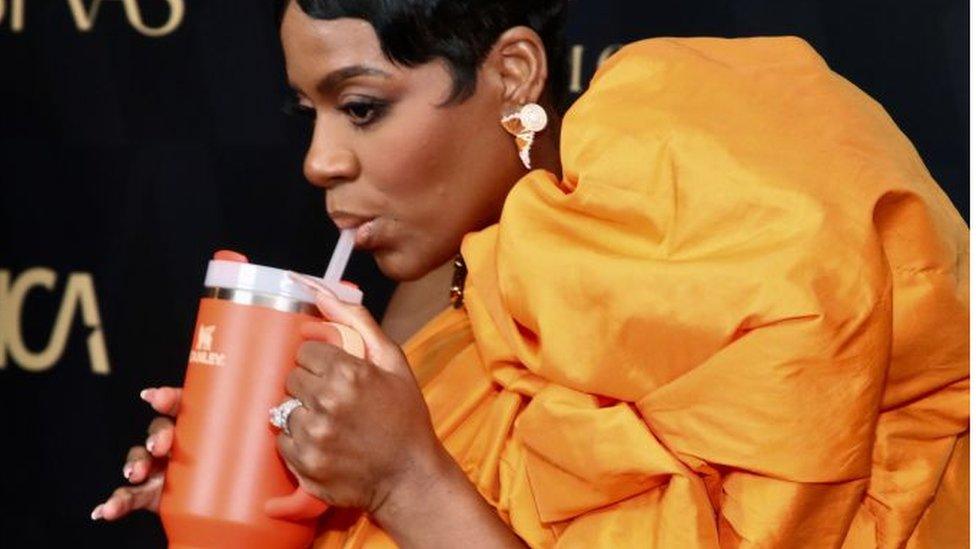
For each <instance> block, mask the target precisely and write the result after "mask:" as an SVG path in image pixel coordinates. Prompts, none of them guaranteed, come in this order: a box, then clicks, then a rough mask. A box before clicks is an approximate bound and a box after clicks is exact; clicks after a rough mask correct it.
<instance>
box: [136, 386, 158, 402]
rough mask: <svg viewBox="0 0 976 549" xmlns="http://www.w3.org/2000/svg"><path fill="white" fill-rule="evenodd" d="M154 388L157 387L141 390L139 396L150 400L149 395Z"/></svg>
mask: <svg viewBox="0 0 976 549" xmlns="http://www.w3.org/2000/svg"><path fill="white" fill-rule="evenodd" d="M154 390H155V389H143V390H141V391H139V398H141V399H142V400H145V401H146V402H149V395H150V394H152V391H154Z"/></svg>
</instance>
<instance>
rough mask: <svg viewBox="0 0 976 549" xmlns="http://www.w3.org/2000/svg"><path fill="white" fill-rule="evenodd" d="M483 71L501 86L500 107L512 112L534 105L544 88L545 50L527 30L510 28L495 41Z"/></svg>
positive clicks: (546, 73) (520, 27) (536, 37)
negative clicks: (489, 73)
mask: <svg viewBox="0 0 976 549" xmlns="http://www.w3.org/2000/svg"><path fill="white" fill-rule="evenodd" d="M484 66H485V67H486V68H489V69H490V70H491V71H493V72H494V73H495V74H494V75H492V76H494V77H495V81H496V82H497V83H498V84H500V86H499V89H500V92H501V100H502V103H503V107H504V108H506V109H514V108H518V107H521V106H522V105H524V104H526V103H536V102H538V101H539V99H540V97H541V96H542V93H543V91H544V90H545V88H546V79H547V78H548V76H549V67H548V60H547V59H546V48H545V45H544V44H543V43H542V39H541V38H539V35H538V34H537V33H536V32H535V31H534V30H532V29H530V28H529V27H524V26H519V27H512V28H510V29H508V30H507V31H505V32H504V33H502V35H501V36H499V37H498V40H496V41H495V45H494V46H493V47H492V49H491V52H490V53H489V54H488V58H487V59H486V60H485V65H484Z"/></svg>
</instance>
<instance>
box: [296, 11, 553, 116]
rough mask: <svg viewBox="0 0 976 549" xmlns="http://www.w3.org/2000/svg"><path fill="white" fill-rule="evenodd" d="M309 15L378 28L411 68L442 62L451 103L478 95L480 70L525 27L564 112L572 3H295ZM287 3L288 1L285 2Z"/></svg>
mask: <svg viewBox="0 0 976 549" xmlns="http://www.w3.org/2000/svg"><path fill="white" fill-rule="evenodd" d="M294 1H296V2H298V5H299V6H300V7H301V8H302V11H304V12H305V13H306V14H308V16H309V17H312V18H314V19H338V18H341V17H352V18H356V19H363V20H365V21H367V22H368V23H370V24H371V25H372V26H373V28H374V29H375V30H376V35H377V36H378V37H379V41H380V46H381V47H382V49H383V53H384V54H385V55H386V57H387V58H388V59H390V61H392V62H394V63H396V64H398V65H402V66H406V67H412V66H417V65H421V64H424V63H427V62H429V61H432V60H434V59H438V58H439V59H443V60H445V61H446V62H447V65H448V67H449V69H450V72H451V77H452V79H453V82H454V86H453V89H452V92H451V96H450V97H449V98H448V101H447V103H454V102H463V101H464V100H466V99H467V98H469V97H470V96H471V95H472V94H473V93H474V91H475V86H476V84H477V73H478V68H479V67H481V64H482V63H483V62H484V60H485V58H486V57H487V56H488V53H489V52H490V51H491V47H492V46H493V45H494V44H495V42H496V41H497V40H498V38H499V37H500V36H501V35H502V33H504V32H505V31H506V30H508V29H510V28H512V27H517V26H526V27H529V28H531V29H532V30H534V31H535V32H536V33H537V34H538V35H539V37H540V38H542V41H543V43H544V44H545V48H546V57H547V59H548V66H549V77H548V81H547V83H546V93H548V94H549V96H550V98H551V99H552V102H553V104H554V105H555V106H556V107H557V108H561V107H562V106H563V103H564V102H565V100H566V93H567V86H568V81H567V78H568V67H567V62H568V59H567V56H566V45H565V38H564V35H563V34H564V32H565V26H566V8H567V3H568V0H294ZM286 3H287V2H286Z"/></svg>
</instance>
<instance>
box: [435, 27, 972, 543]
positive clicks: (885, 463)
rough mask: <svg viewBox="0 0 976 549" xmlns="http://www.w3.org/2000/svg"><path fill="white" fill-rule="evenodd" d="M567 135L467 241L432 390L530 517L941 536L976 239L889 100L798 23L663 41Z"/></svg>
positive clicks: (490, 485) (598, 95)
mask: <svg viewBox="0 0 976 549" xmlns="http://www.w3.org/2000/svg"><path fill="white" fill-rule="evenodd" d="M561 146H562V157H563V174H562V177H561V180H557V178H556V177H555V176H553V175H552V174H549V173H546V172H543V171H536V172H532V173H530V174H529V175H528V176H526V177H525V178H524V179H522V180H521V181H520V182H519V183H517V184H516V186H515V187H514V188H513V190H512V191H511V193H510V194H509V196H508V198H507V201H506V203H505V207H504V211H503V213H502V217H501V221H500V222H499V223H498V224H497V225H495V226H492V227H490V228H488V229H486V230H484V231H481V232H479V233H473V234H470V235H468V236H467V237H466V238H465V240H464V242H463V245H462V254H463V255H464V257H465V259H466V260H467V263H468V268H469V278H468V282H467V287H466V290H465V303H466V310H467V315H468V318H469V321H470V328H471V331H472V333H473V340H474V344H473V348H472V349H470V352H469V353H468V355H466V357H461V358H457V359H455V361H454V363H452V364H451V365H449V367H448V368H445V369H444V371H443V372H442V373H441V374H439V376H438V378H439V379H440V381H437V379H435V381H434V382H432V383H431V385H430V386H429V387H428V388H427V389H425V390H426V391H427V394H428V398H429V401H430V402H432V406H431V408H432V413H433V414H434V416H435V424H437V425H438V426H439V427H438V428H439V432H440V433H441V434H442V437H443V438H444V439H445V440H446V441H447V442H446V444H447V445H448V447H449V448H450V449H451V451H452V453H454V454H455V456H456V457H457V458H458V460H459V463H461V464H462V467H465V469H466V470H468V471H469V474H470V475H472V477H473V479H474V480H475V483H476V484H477V486H478V487H479V490H481V491H482V493H483V494H484V495H485V496H486V497H487V498H488V499H490V500H491V501H492V503H493V504H495V505H496V506H497V507H498V508H499V510H500V512H501V513H502V515H503V516H504V517H505V518H506V520H508V521H509V522H510V523H511V524H512V526H513V528H514V529H515V530H516V531H517V532H518V533H519V534H520V535H521V536H522V537H523V538H524V539H526V540H527V541H528V542H529V543H530V544H531V545H533V546H540V547H543V546H566V547H623V546H628V547H638V546H658V547H715V546H719V545H722V546H752V545H756V546H783V547H799V546H808V545H815V546H841V545H842V544H845V543H846V544H847V545H848V546H874V545H875V544H879V545H883V546H887V545H891V546H901V545H902V544H904V543H906V542H908V541H909V540H910V539H911V540H913V543H915V542H918V543H921V542H920V541H919V539H918V538H917V536H916V533H917V531H920V526H919V524H920V521H921V522H922V525H923V526H924V522H925V520H928V519H926V517H927V516H929V515H931V514H933V513H935V512H936V511H935V510H933V509H935V508H936V506H935V505H934V504H933V501H938V496H939V493H940V490H942V487H940V479H943V478H944V477H945V476H946V475H947V474H949V473H951V471H949V470H948V468H949V467H950V465H951V464H953V463H962V460H961V459H960V458H959V457H958V453H959V451H960V445H959V443H958V442H959V440H960V437H961V436H963V435H965V433H967V432H968V404H967V401H968V357H967V355H968V332H967V330H966V327H967V324H968V285H967V280H968V271H967V267H966V265H967V264H968V230H967V229H966V227H965V224H964V223H963V222H962V220H961V218H960V217H959V215H958V213H957V212H956V211H955V210H954V209H953V208H952V206H951V204H950V203H949V201H948V200H947V199H946V197H945V196H944V194H942V192H941V191H940V190H939V188H938V186H937V185H936V184H935V182H933V181H932V180H931V177H929V175H928V173H927V171H926V170H925V168H924V165H923V164H922V162H921V160H920V159H919V158H918V155H917V154H916V153H915V151H914V149H913V148H912V146H911V144H910V143H909V142H908V141H907V139H906V138H905V137H904V136H903V135H902V134H901V133H900V132H899V131H898V130H897V128H896V127H895V126H894V124H893V123H892V121H891V120H890V118H888V116H887V115H886V114H885V113H884V111H883V110H882V109H881V108H880V107H879V106H878V105H877V104H876V103H874V102H873V101H871V100H870V98H868V97H867V96H865V95H864V94H863V93H861V92H860V91H859V90H857V89H856V88H855V87H853V86H852V85H850V84H849V83H847V82H846V81H844V80H843V79H841V78H840V77H838V76H837V75H835V74H833V73H832V72H830V70H829V69H828V68H827V67H826V66H825V65H824V63H823V62H822V60H821V59H820V58H819V57H818V56H817V55H816V54H815V53H814V52H813V51H812V50H810V48H809V47H808V46H806V44H805V43H803V42H802V41H800V40H798V39H789V38H786V39H746V40H721V39H688V40H665V39H657V40H649V41H645V42H640V43H637V44H634V45H631V46H628V47H627V48H625V49H624V50H622V51H621V52H620V53H619V54H618V55H617V56H615V57H613V58H611V59H610V60H609V61H608V62H607V63H606V64H605V65H604V66H603V68H601V70H600V72H599V73H598V74H597V76H596V77H595V79H594V81H593V83H592V84H591V88H590V90H589V91H588V92H587V94H585V95H584V96H583V97H582V98H581V99H580V101H579V102H577V104H576V105H574V107H573V108H572V109H571V111H570V112H569V113H568V115H567V117H566V119H565V121H564V126H563V133H562V140H561ZM451 376H454V377H453V378H452V377H451ZM448 378H451V379H453V381H451V382H450V383H448V382H447V380H448ZM462 378H463V379H464V380H466V381H465V382H464V383H468V384H469V385H472V384H473V385H472V387H473V386H475V385H476V386H477V388H476V389H471V391H474V392H470V391H468V392H465V391H461V392H457V391H456V387H457V386H458V384H459V383H460V382H459V380H460V379H462ZM474 379H478V380H479V381H478V382H477V383H475V382H473V381H470V380H474ZM448 387H455V392H454V393H451V390H450V389H448ZM459 394H469V395H476V396H473V397H471V398H468V399H466V400H463V403H462V404H460V405H459V403H458V401H457V396H458V395H459ZM452 396H453V397H454V399H455V400H452ZM449 410H450V411H449ZM963 446H964V445H963ZM952 474H955V473H952ZM957 476H958V475H957ZM947 478H956V477H952V475H949V477H947ZM953 482H956V481H953ZM959 482H961V481H959ZM947 490H948V489H947ZM943 507H945V506H943ZM948 509H949V511H947V512H949V513H950V514H951V513H956V512H958V514H959V517H962V516H963V515H962V513H963V512H965V510H963V509H959V510H955V509H953V508H952V506H948ZM932 520H937V519H932ZM961 520H963V521H964V520H965V519H961ZM930 522H931V521H930ZM936 523H938V522H936ZM913 536H916V537H913ZM922 546H924V544H922Z"/></svg>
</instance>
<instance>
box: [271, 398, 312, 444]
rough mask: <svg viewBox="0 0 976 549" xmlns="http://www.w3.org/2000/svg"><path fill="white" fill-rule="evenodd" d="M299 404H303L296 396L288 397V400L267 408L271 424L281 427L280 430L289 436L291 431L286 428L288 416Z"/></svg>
mask: <svg viewBox="0 0 976 549" xmlns="http://www.w3.org/2000/svg"><path fill="white" fill-rule="evenodd" d="M299 406H303V404H302V401H300V400H298V399H297V398H289V399H288V400H286V401H284V402H282V403H281V404H279V405H277V406H275V407H274V408H272V409H270V410H268V415H270V416H271V419H270V421H271V424H272V425H274V426H275V427H277V428H279V429H281V431H282V432H283V433H285V434H286V435H288V436H291V431H290V430H289V429H288V416H290V415H291V413H292V412H294V411H295V408H298V407H299Z"/></svg>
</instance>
